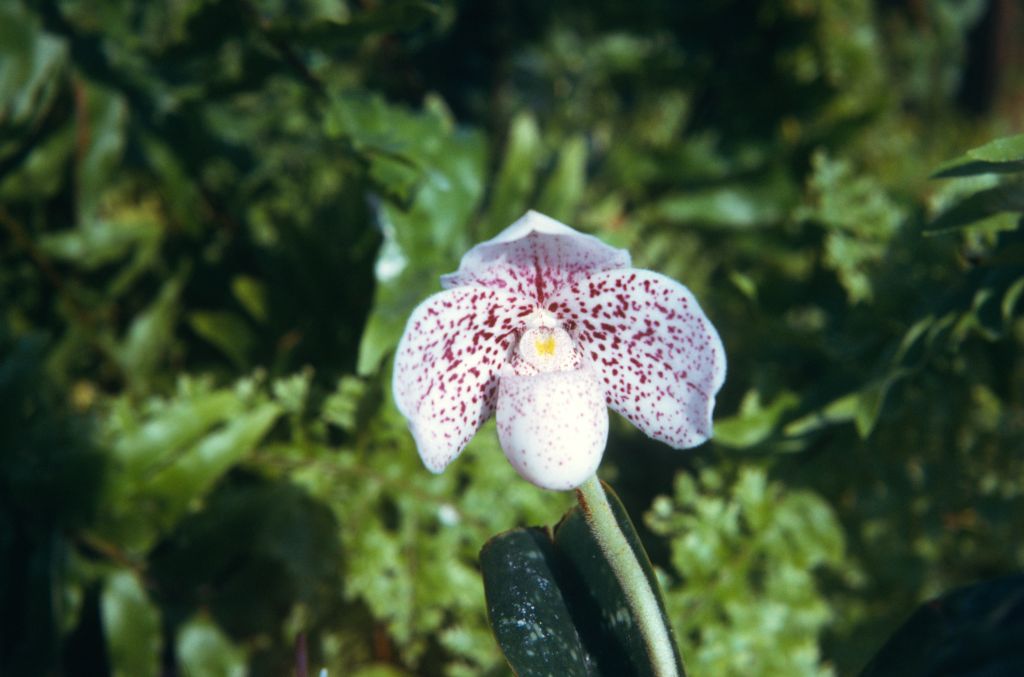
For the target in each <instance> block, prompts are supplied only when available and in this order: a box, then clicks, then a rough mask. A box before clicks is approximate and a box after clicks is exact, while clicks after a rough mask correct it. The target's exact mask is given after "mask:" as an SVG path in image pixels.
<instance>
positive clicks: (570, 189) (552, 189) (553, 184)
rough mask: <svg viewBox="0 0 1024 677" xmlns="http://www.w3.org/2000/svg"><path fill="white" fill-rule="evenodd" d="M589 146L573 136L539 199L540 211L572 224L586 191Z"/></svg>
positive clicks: (560, 154) (563, 149)
mask: <svg viewBox="0 0 1024 677" xmlns="http://www.w3.org/2000/svg"><path fill="white" fill-rule="evenodd" d="M586 170H587V142H586V139H584V138H583V137H582V136H574V137H572V138H571V139H569V140H568V141H566V142H565V145H564V146H562V150H561V151H560V152H559V154H558V164H557V165H555V171H554V172H553V173H552V174H551V178H550V179H548V181H547V183H545V184H544V190H543V191H541V194H540V197H539V198H538V199H537V209H539V210H540V211H541V212H543V213H545V214H547V215H548V216H550V217H551V218H553V219H558V220H559V221H566V222H567V221H571V220H572V218H573V216H574V215H575V214H576V210H577V209H578V208H579V205H580V202H581V201H582V199H583V190H584V188H585V187H586Z"/></svg>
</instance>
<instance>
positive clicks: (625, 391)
mask: <svg viewBox="0 0 1024 677" xmlns="http://www.w3.org/2000/svg"><path fill="white" fill-rule="evenodd" d="M548 307H549V309H550V310H551V311H552V312H554V313H556V314H557V315H558V316H559V318H560V319H561V320H562V321H563V322H571V323H572V324H573V325H574V326H575V329H576V331H577V338H578V341H579V344H580V345H579V350H580V353H581V355H582V356H583V359H584V360H585V361H586V362H587V363H589V364H590V366H591V368H592V369H593V370H594V371H595V372H597V374H598V376H599V377H600V379H601V381H602V383H603V384H604V388H605V391H606V392H607V396H608V404H609V405H610V406H611V407H612V408H613V409H615V410H616V411H617V412H619V413H620V414H622V415H623V416H625V417H626V418H628V419H629V420H630V421H631V422H632V423H633V424H634V425H636V426H637V427H638V428H640V430H642V431H643V432H645V433H646V434H647V435H649V436H651V437H653V438H655V439H657V440H661V441H664V442H667V443H668V444H670V445H671V446H673V447H675V448H677V449H682V448H686V447H692V446H695V445H697V444H700V443H701V442H703V441H704V440H706V439H707V438H708V437H710V436H711V414H712V411H713V409H714V404H715V394H716V393H717V392H718V390H719V388H721V386H722V382H723V381H724V380H725V350H724V348H723V346H722V341H721V339H720V338H719V336H718V332H716V331H715V328H714V327H713V326H712V325H711V322H710V321H709V320H708V319H707V317H706V316H705V315H704V312H703V311H702V310H701V309H700V306H699V305H698V304H697V301H696V299H694V297H693V294H691V293H690V291H689V290H688V289H687V288H686V287H684V286H683V285H681V284H679V283H678V282H675V281H674V280H671V279H669V278H667V277H665V276H664V275H659V274H658V273H653V272H650V271H646V270H617V271H609V272H601V273H596V274H593V275H590V276H587V277H586V278H585V279H582V280H579V281H578V282H576V283H574V284H573V285H571V286H570V287H567V288H564V289H562V290H561V291H560V292H559V294H558V295H557V296H556V297H555V298H554V299H552V302H551V303H550V304H549V306H548Z"/></svg>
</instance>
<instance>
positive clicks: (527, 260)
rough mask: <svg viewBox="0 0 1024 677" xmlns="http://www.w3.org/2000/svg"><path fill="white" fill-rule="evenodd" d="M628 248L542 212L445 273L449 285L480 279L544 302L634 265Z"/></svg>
mask: <svg viewBox="0 0 1024 677" xmlns="http://www.w3.org/2000/svg"><path fill="white" fill-rule="evenodd" d="M629 266H630V258H629V252H627V251H625V250H623V249H616V248H614V247H609V246H608V245H606V244H605V243H603V242H601V241H600V240H599V239H597V238H596V237H594V236H593V235H585V234H583V233H580V232H577V231H575V230H573V229H572V228H570V227H569V226H567V225H565V224H564V223H561V222H560V221H556V220H555V219H552V218H550V217H548V216H544V215H543V214H540V213H539V212H535V211H529V212H527V213H526V215H525V216H523V217H522V218H521V219H519V220H518V221H516V222H515V223H513V224H512V225H511V226H509V227H508V228H506V229H505V230H503V231H502V232H501V233H500V234H499V235H497V236H496V237H494V238H493V239H490V240H488V241H487V242H482V243H480V244H478V245H477V246H475V247H473V248H472V249H470V250H469V251H468V252H466V254H465V256H463V257H462V262H461V263H460V264H459V269H458V270H457V271H456V272H454V273H450V274H448V275H444V276H442V278H441V285H442V286H443V287H445V288H446V289H451V288H453V287H458V286H461V285H466V284H479V285H482V286H485V287H489V288H491V289H504V290H507V291H511V292H513V293H516V294H518V295H519V296H521V297H523V298H535V299H537V300H538V301H540V302H543V301H544V300H545V299H546V298H549V297H550V296H552V295H553V294H555V293H556V291H557V290H558V289H559V288H560V287H563V286H566V285H568V284H571V283H573V282H575V281H576V280H578V279H580V278H582V277H584V276H586V275H588V274H590V273H594V272H598V271H602V270H614V269H618V268H629Z"/></svg>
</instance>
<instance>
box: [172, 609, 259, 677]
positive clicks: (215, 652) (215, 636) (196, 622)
mask: <svg viewBox="0 0 1024 677" xmlns="http://www.w3.org/2000/svg"><path fill="white" fill-rule="evenodd" d="M175 653H176V654H177V657H178V665H179V666H180V668H181V670H182V673H183V674H186V675H192V676H193V677H244V675H246V674H247V670H246V667H247V664H246V663H247V662H246V655H245V651H243V650H242V649H240V648H239V647H237V646H235V645H234V644H232V643H231V640H229V639H228V638H227V637H226V636H225V635H224V633H223V632H222V631H221V629H220V628H219V627H217V625H216V624H215V623H213V622H212V621H211V620H210V619H208V618H205V617H198V618H193V619H192V620H190V621H188V622H187V623H185V625H184V626H182V628H181V629H180V630H179V631H178V638H177V641H176V642H175Z"/></svg>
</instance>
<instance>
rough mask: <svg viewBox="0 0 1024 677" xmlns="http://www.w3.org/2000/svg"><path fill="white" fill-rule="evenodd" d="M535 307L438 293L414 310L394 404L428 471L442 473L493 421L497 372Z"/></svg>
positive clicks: (482, 292)
mask: <svg viewBox="0 0 1024 677" xmlns="http://www.w3.org/2000/svg"><path fill="white" fill-rule="evenodd" d="M533 309H534V307H533V304H532V302H523V301H521V300H519V299H517V298H516V297H514V296H513V295H511V294H509V293H507V292H504V291H500V290H494V289H485V288H482V287H460V288H458V289H451V290H448V291H443V292H440V293H438V294H435V295H433V296H431V297H430V298H428V299H427V300H426V301H424V302H423V303H421V304H420V305H419V306H418V307H417V308H416V310H414V311H413V313H412V316H411V317H410V318H409V322H408V323H407V324H406V327H405V332H404V333H403V335H402V340H401V342H400V343H399V345H398V352H397V354H396V356H395V371H394V376H393V380H392V389H393V392H394V397H395V403H396V404H397V405H398V409H399V411H401V412H402V415H403V416H405V417H406V419H408V421H409V429H410V430H411V431H412V434H413V437H414V438H415V439H416V446H417V448H418V449H419V453H420V457H421V458H422V459H423V463H424V465H426V466H427V468H429V469H430V470H431V471H433V472H441V471H442V470H444V468H445V467H446V466H447V465H448V464H449V463H450V462H451V461H452V460H454V459H455V457H456V456H458V455H459V453H461V452H462V449H463V448H464V447H465V446H466V443H467V442H469V440H470V439H471V438H472V437H473V435H474V434H475V433H476V431H477V429H478V428H479V427H480V426H481V425H483V423H484V422H485V421H486V420H487V419H488V418H490V416H491V414H492V413H493V411H494V404H495V397H496V395H497V372H498V370H499V369H501V368H503V367H504V365H505V364H506V362H507V355H508V351H509V349H510V348H511V347H512V343H513V341H514V330H515V329H516V328H517V327H519V326H520V325H521V323H522V316H524V315H526V314H529V313H530V312H533Z"/></svg>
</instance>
